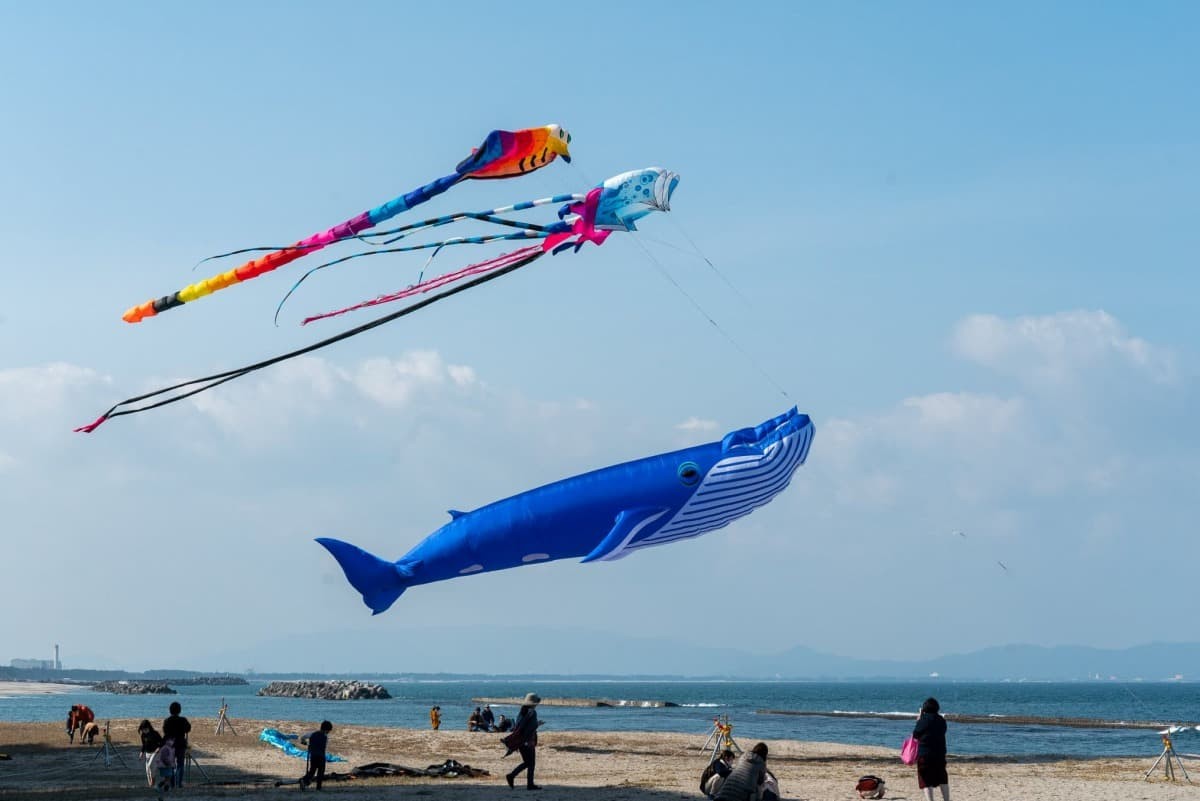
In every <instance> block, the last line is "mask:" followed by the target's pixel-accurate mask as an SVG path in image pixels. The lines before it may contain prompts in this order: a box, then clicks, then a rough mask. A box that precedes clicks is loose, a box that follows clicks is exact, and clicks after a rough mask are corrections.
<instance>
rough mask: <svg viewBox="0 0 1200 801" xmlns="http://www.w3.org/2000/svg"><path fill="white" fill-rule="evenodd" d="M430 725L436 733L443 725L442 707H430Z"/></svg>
mask: <svg viewBox="0 0 1200 801" xmlns="http://www.w3.org/2000/svg"><path fill="white" fill-rule="evenodd" d="M429 725H430V726H431V727H432V728H433V730H434V731H437V730H438V728H439V727H440V726H441V725H442V708H441V707H440V706H431V707H429Z"/></svg>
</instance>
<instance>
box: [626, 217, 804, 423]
mask: <svg viewBox="0 0 1200 801" xmlns="http://www.w3.org/2000/svg"><path fill="white" fill-rule="evenodd" d="M632 239H633V240H634V241H635V242H637V245H638V247H639V248H641V249H642V253H644V254H645V255H646V258H647V259H648V260H649V261H650V263H651V264H652V265H653V266H654V268H655V269H656V270H658V272H659V273H660V274H661V275H662V276H663V277H664V278H666V279H667V281H668V282H669V283H670V284H671V286H673V287H675V289H677V290H678V291H679V294H681V295H683V296H684V297H685V298H686V299H687V301H688V302H689V303H691V304H692V307H693V308H695V309H696V311H698V312H699V313H700V315H701V316H702V317H704V319H705V320H708V322H709V324H711V325H712V327H713V328H715V329H717V332H718V333H719V334H720V335H721V336H722V337H724V338H725V341H726V342H728V343H729V344H730V345H732V346H733V347H734V349H735V350H737V351H738V352H739V353H741V354H742V356H743V358H745V359H746V361H747V362H748V363H749V364H750V365H751V366H752V367H753V368H754V369H755V370H756V371H758V373H759V374H760V375H761V376H762V377H763V378H765V379H766V380H767V382H768V383H769V384H771V386H773V387H775V389H776V390H777V391H778V392H779V394H780V395H782V396H783V397H785V398H787V399H788V400H789V401H791V400H792V396H791V395H789V394H788V391H787V390H786V389H784V388H783V386H782V385H781V384H780V383H779V382H778V381H776V380H775V378H774V377H773V376H772V375H771V374H770V373H769V372H768V371H767V370H766V368H764V367H763V366H762V365H761V364H760V363H759V362H758V360H757V359H755V358H754V356H753V355H751V353H750V352H749V351H747V350H746V349H745V348H743V347H742V346H741V345H740V344H739V343H738V342H737V340H735V339H734V338H733V337H732V336H731V335H730V334H729V332H728V331H726V330H725V329H724V328H722V327H721V325H720V324H719V323H718V322H717V321H716V320H714V319H713V317H712V315H711V314H709V313H708V312H707V311H705V309H704V307H703V306H701V305H700V303H699V302H698V301H697V300H696V299H695V298H694V297H692V296H691V295H690V294H688V292H687V290H685V289H684V288H683V287H682V286H681V285H680V283H679V282H678V281H676V280H675V277H674V276H672V275H671V274H670V273H669V272H668V271H667V269H666V268H665V267H663V266H662V264H661V263H660V262H659V261H658V259H656V258H655V257H654V254H653V253H651V252H650V250H649V249H648V248H647V247H646V245H645V244H644V243H642V242H639V241H638V238H637V237H636V236H634V237H632Z"/></svg>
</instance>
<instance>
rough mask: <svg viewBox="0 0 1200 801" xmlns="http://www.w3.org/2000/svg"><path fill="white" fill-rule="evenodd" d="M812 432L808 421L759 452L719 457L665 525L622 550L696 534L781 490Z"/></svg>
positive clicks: (726, 521)
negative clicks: (754, 454)
mask: <svg viewBox="0 0 1200 801" xmlns="http://www.w3.org/2000/svg"><path fill="white" fill-rule="evenodd" d="M812 435H813V427H812V425H811V424H810V425H807V426H805V427H804V428H803V429H801V430H800V431H797V432H796V433H795V434H793V435H791V436H789V437H785V438H784V439H782V440H781V441H779V442H776V443H774V444H772V445H770V446H769V447H767V448H766V450H764V451H763V453H762V455H761V456H732V457H729V458H727V459H722V460H721V461H719V462H717V463H716V464H715V465H713V468H712V470H710V471H709V472H708V475H706V476H705V477H704V481H702V482H701V483H700V486H699V487H697V488H696V492H695V493H693V495H692V497H691V498H689V499H688V501H687V503H685V504H684V505H683V506H682V507H681V508H680V509H679V511H678V512H676V513H675V516H674V517H672V518H671V519H670V520H668V521H667V523H666V525H664V526H663V527H662V528H660V529H659V530H658V531H655V532H654V533H653V534H651V535H650V536H649V537H647V538H646V539H644V540H638V541H636V542H631V543H629V544H628V545H627V546H625V549H624V550H626V551H627V552H628V551H629V550H632V549H635V548H648V547H651V546H654V545H663V544H665V543H668V542H674V541H675V540H682V539H687V538H688V537H697V536H699V535H701V534H704V533H706V532H709V531H713V530H714V529H718V528H721V527H722V526H726V525H728V524H729V523H732V522H733V521H734V520H736V519H738V518H739V517H742V516H743V515H747V514H749V513H750V512H752V511H754V510H755V509H757V508H758V507H759V506H762V505H764V504H766V503H767V502H768V501H770V500H771V499H772V498H774V497H775V496H776V495H778V494H779V493H780V492H783V490H784V488H785V487H787V485H788V482H789V481H791V479H792V474H793V473H795V472H796V468H798V467H799V466H800V465H801V464H803V463H804V460H805V458H806V457H807V456H808V447H809V444H810V443H811V442H812Z"/></svg>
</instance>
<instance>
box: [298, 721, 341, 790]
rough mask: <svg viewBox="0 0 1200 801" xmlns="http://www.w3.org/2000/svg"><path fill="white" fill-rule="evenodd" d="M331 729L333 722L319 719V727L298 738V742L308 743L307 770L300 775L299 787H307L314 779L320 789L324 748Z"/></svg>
mask: <svg viewBox="0 0 1200 801" xmlns="http://www.w3.org/2000/svg"><path fill="white" fill-rule="evenodd" d="M331 731H333V724H332V723H330V722H329V721H328V720H323V721H321V728H320V729H318V730H317V731H314V732H313V733H312V734H310V735H308V736H307V737H302V738H300V742H301V743H304V742H307V744H308V770H306V771H305V772H304V775H303V776H301V777H300V789H301V790H303V789H304V788H306V787H308V785H309V784H310V783H311V782H312V781H313V779H316V781H317V789H318V790H320V789H321V782H323V781H325V750H326V748H327V747H328V746H329V732H331Z"/></svg>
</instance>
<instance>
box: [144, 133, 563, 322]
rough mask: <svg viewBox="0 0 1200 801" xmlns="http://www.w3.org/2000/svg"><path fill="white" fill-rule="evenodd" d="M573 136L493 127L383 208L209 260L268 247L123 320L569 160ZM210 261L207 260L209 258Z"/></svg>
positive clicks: (160, 309)
mask: <svg viewBox="0 0 1200 801" xmlns="http://www.w3.org/2000/svg"><path fill="white" fill-rule="evenodd" d="M570 142H571V136H570V134H568V133H567V132H566V131H564V130H563V129H562V127H561V126H558V125H546V126H543V127H541V128H526V129H525V130H522V131H492V132H491V133H490V134H488V135H487V138H486V139H484V140H483V144H482V145H480V146H479V147H477V148H475V149H474V150H472V151H471V155H470V156H468V157H467V158H465V159H463V160H462V161H461V162H460V163H459V165H458V166H457V167H455V168H454V172H453V173H451V174H450V175H447V176H444V177H442V178H439V179H437V180H436V181H433V182H432V183H428V184H425V186H422V187H419V188H417V189H414V190H413V191H411V192H409V193H408V194H405V195H401V196H400V197H398V198H394V199H392V200H389V201H388V202H387V203H384V204H383V205H381V206H376V207H375V208H373V209H370V210H369V211H364V212H363V213H362V214H359V215H357V216H355V217H351V218H350V219H349V220H346V221H345V222H343V223H340V224H338V225H335V226H333V227H332V228H330V229H329V230H328V231H323V232H321V233H318V234H313V235H312V236H310V237H308V238H307V239H301V240H300V241H299V242H297V243H296V244H294V245H290V246H287V247H269V248H246V249H243V250H236V251H232V252H230V253H223V254H221V255H220V256H213V257H211V258H213V259H216V258H223V257H225V256H233V255H237V254H241V253H250V252H254V251H262V250H269V251H271V252H270V253H268V254H267V255H265V256H262V257H260V258H257V259H252V260H251V261H248V262H246V263H245V264H243V265H241V266H240V267H235V268H234V269H232V270H227V271H225V272H223V273H219V274H217V275H214V276H212V277H211V278H207V279H205V280H203V281H198V282H196V283H194V284H190V285H189V286H186V287H184V288H183V289H181V290H179V291H178V292H175V293H173V294H171V295H164V296H163V297H161V298H159V299H157V300H148V301H146V302H145V303H142V304H140V305H138V306H134V307H133V308H131V309H129V310H128V311H126V312H125V314H124V315H122V317H123V319H124V320H125V322H127V323H140V322H141V321H142V320H145V319H146V318H147V317H153V316H155V315H156V314H159V313H161V312H164V311H166V310H167V309H173V308H175V307H176V306H182V305H183V304H185V303H190V302H191V301H193V300H196V299H197V298H202V297H204V296H205V295H211V294H212V293H213V292H216V291H218V290H220V289H224V288H225V287H228V286H233V285H234V284H240V283H242V282H243V281H249V280H250V279H251V278H257V277H258V276H260V275H262V274H263V273H268V272H271V271H272V270H276V269H279V268H280V267H282V266H284V265H285V264H288V263H290V262H293V261H295V260H296V259H298V258H300V257H301V256H304V255H305V254H307V253H311V252H312V251H314V250H320V249H321V248H323V247H326V246H328V245H331V244H333V243H335V242H341V241H343V240H346V239H352V238H357V237H359V236H360V235H361V234H362V233H363V232H364V231H367V230H368V229H371V228H374V227H375V226H377V225H379V224H380V223H382V222H384V221H385V220H390V219H391V218H392V217H395V216H396V215H397V214H400V213H401V212H404V211H408V210H409V209H411V208H413V207H414V206H418V205H420V204H421V203H424V202H425V201H427V200H429V199H430V198H432V197H435V196H437V195H440V194H441V193H443V192H445V191H446V190H447V189H449V188H450V187H452V186H454V185H455V184H457V183H458V182H459V181H464V180H466V179H468V178H470V179H475V180H484V179H493V178H510V177H513V176H516V175H524V174H525V173H529V172H533V171H534V170H539V169H541V168H542V167H545V166H546V165H547V164H549V163H550V162H552V161H554V159H555V158H556V157H558V156H562V158H563V161H567V162H570V160H571V154H570V151H569V150H568V145H569V144H570ZM209 260H210V259H205V261H209Z"/></svg>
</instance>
